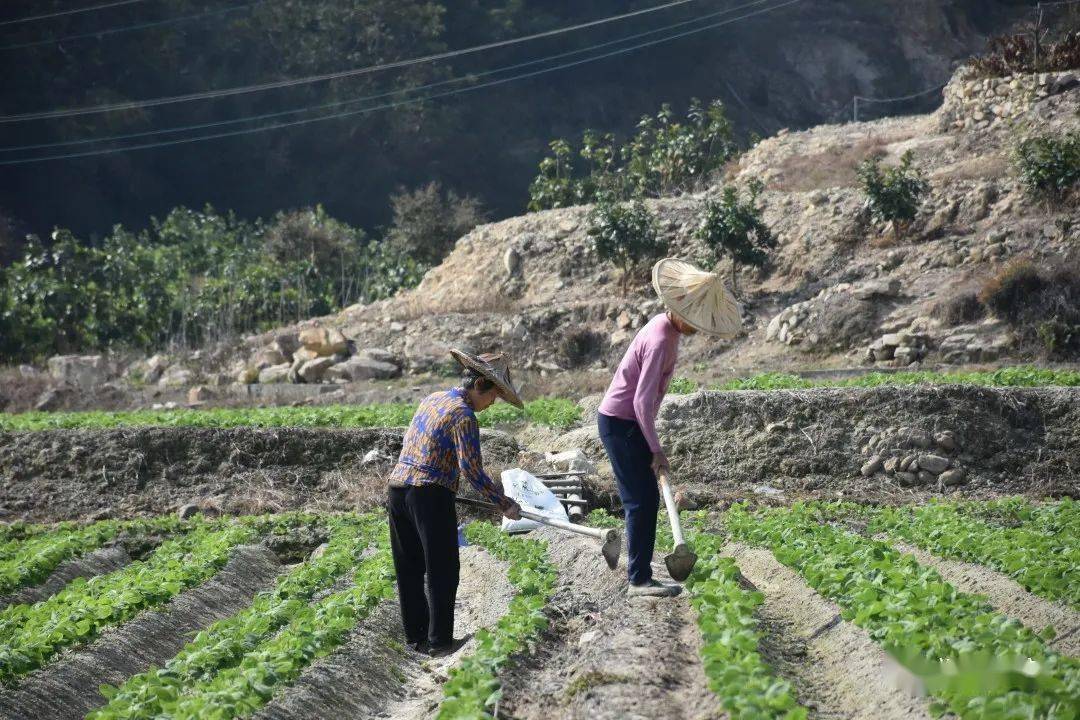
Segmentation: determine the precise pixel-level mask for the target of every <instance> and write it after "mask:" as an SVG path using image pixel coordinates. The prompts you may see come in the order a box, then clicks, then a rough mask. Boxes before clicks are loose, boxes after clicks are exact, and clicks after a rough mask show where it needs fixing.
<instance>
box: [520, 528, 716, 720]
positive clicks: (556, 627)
mask: <svg viewBox="0 0 1080 720" xmlns="http://www.w3.org/2000/svg"><path fill="white" fill-rule="evenodd" d="M542 534H543V535H544V536H545V537H547V539H548V542H549V548H550V555H551V559H552V561H553V562H554V563H555V564H556V566H557V567H558V569H559V583H560V584H559V587H558V588H557V590H556V594H555V597H554V599H553V601H552V603H551V607H552V612H551V614H552V617H553V622H552V627H551V628H550V629H549V631H548V632H547V633H545V636H544V638H543V639H542V641H541V646H540V648H539V649H538V652H537V653H536V654H535V655H534V656H532V657H530V658H528V659H526V660H524V661H523V662H522V663H521V664H519V665H518V666H517V667H515V668H513V669H512V670H510V671H509V672H508V674H507V676H506V678H505V679H504V683H503V692H504V700H503V703H502V706H501V707H500V717H513V718H520V719H522V720H525V719H530V720H531V719H535V720H554V719H555V718H573V719H574V720H578V719H581V720H584V719H585V718H589V719H590V720H592V719H603V718H611V719H614V718H620V719H623V718H660V719H667V720H697V719H699V718H714V717H719V716H721V715H722V712H721V710H720V707H719V703H718V702H717V700H716V697H715V695H713V693H712V692H711V691H710V690H709V689H708V684H707V682H706V679H705V674H704V671H703V670H702V667H701V661H700V655H699V653H698V651H699V649H700V642H701V641H700V634H699V633H698V632H697V626H696V624H695V620H694V614H693V610H692V609H691V608H690V605H689V602H688V601H687V599H686V596H685V595H682V596H679V597H676V598H664V599H634V600H629V599H628V598H627V597H626V575H625V557H624V558H623V562H622V563H621V564H620V567H619V569H618V570H617V571H615V572H612V571H611V570H609V569H608V568H607V566H606V565H605V564H604V561H603V559H602V558H601V556H600V552H599V548H598V547H597V546H596V544H595V543H592V542H590V541H587V540H578V539H576V538H573V537H567V536H566V535H562V534H554V533H550V532H547V531H543V533H542ZM655 568H656V574H657V576H658V578H661V579H667V576H666V573H665V572H664V571H663V568H662V566H660V565H656V566H655Z"/></svg>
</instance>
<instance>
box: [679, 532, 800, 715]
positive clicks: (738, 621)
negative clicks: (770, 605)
mask: <svg viewBox="0 0 1080 720" xmlns="http://www.w3.org/2000/svg"><path fill="white" fill-rule="evenodd" d="M690 540H691V541H692V543H693V546H694V550H695V552H696V553H697V556H698V561H697V564H696V565H695V567H694V572H693V573H692V574H691V576H690V577H689V578H688V580H687V582H686V589H687V591H688V592H689V593H690V604H691V606H692V607H693V608H694V612H695V613H696V615H697V624H698V628H699V629H700V631H701V639H702V645H701V662H702V666H703V668H704V670H705V676H706V677H707V678H708V681H709V689H710V690H712V691H713V692H714V693H716V695H717V697H718V698H719V699H720V703H721V705H723V707H724V709H725V710H726V711H727V712H728V713H729V714H730V715H731V717H737V718H745V720H758V719H759V718H760V719H761V720H767V719H771V718H783V719H784V720H804V719H805V718H806V717H807V710H806V708H804V707H801V706H799V704H798V702H797V701H796V699H795V695H794V692H793V691H792V688H791V683H789V682H788V681H786V680H784V679H781V678H778V677H776V675H774V674H773V672H772V669H771V668H770V667H769V666H768V665H767V664H766V663H765V660H764V659H763V658H762V656H761V652H760V651H759V645H760V642H761V633H760V632H759V631H758V622H757V618H756V617H755V614H754V613H755V611H756V610H757V608H758V606H760V605H761V603H762V602H764V599H765V598H764V596H763V595H762V594H761V593H760V592H757V591H756V590H749V589H746V588H744V587H743V585H742V584H741V582H740V579H741V575H740V573H739V568H738V566H737V565H736V564H735V561H734V560H732V559H731V558H728V557H723V556H722V555H721V554H720V553H721V550H722V548H723V545H724V538H723V537H721V536H719V535H713V534H710V533H704V532H700V533H699V532H694V533H691V537H690Z"/></svg>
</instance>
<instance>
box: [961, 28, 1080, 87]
mask: <svg viewBox="0 0 1080 720" xmlns="http://www.w3.org/2000/svg"><path fill="white" fill-rule="evenodd" d="M1073 24H1074V25H1075V21H1073ZM1045 33H1046V31H1045V30H1041V29H1037V28H1032V29H1031V30H1029V31H1027V32H1022V33H1015V34H1012V35H999V36H996V37H992V38H990V40H989V41H987V47H986V51H985V52H984V53H983V54H982V55H980V56H979V57H976V58H972V60H971V61H970V62H969V63H968V65H969V67H971V69H972V71H973V73H974V75H975V76H976V77H980V78H994V77H1004V76H1006V75H1020V74H1028V73H1043V72H1059V71H1063V70H1072V69H1074V68H1080V30H1078V29H1076V28H1075V27H1073V28H1071V29H1070V28H1069V27H1068V25H1067V24H1066V25H1064V29H1063V30H1061V31H1058V33H1057V35H1058V37H1057V38H1056V39H1051V40H1047V39H1046V37H1045Z"/></svg>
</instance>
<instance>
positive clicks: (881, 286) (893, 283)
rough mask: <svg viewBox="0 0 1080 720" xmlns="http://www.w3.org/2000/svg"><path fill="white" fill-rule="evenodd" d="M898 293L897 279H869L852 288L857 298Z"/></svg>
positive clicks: (884, 296)
mask: <svg viewBox="0 0 1080 720" xmlns="http://www.w3.org/2000/svg"><path fill="white" fill-rule="evenodd" d="M899 293H900V281H899V280H895V279H893V280H871V281H870V282H865V283H863V284H862V285H860V286H858V287H857V288H855V289H854V290H852V293H851V294H852V295H854V296H855V297H856V298H858V299H859V300H871V299H873V298H875V297H883V298H892V297H896V296H897V295H898V294H899Z"/></svg>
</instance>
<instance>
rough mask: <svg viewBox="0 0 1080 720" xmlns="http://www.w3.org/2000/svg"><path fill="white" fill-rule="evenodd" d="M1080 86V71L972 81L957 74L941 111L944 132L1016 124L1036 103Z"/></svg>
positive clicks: (966, 73)
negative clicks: (1014, 122)
mask: <svg viewBox="0 0 1080 720" xmlns="http://www.w3.org/2000/svg"><path fill="white" fill-rule="evenodd" d="M1077 86H1080V71H1075V70H1073V71H1066V72H1059V73H1039V74H1037V75H1016V76H1012V75H1009V76H1006V77H1002V78H973V77H971V74H970V72H969V71H967V70H961V71H960V72H958V73H957V74H956V75H955V76H954V77H953V79H952V81H950V82H949V84H948V85H946V86H945V90H944V96H945V102H944V105H943V106H942V108H941V110H940V114H939V117H940V118H941V129H942V130H949V129H957V130H958V129H962V128H964V129H978V130H982V129H986V128H989V127H990V126H992V125H996V124H998V123H1003V122H1011V121H1014V120H1016V119H1018V118H1020V117H1021V116H1023V115H1024V114H1026V113H1028V112H1030V111H1031V109H1032V107H1033V106H1034V105H1035V103H1037V102H1039V101H1040V100H1043V99H1045V98H1048V97H1051V96H1053V95H1059V94H1061V93H1064V92H1066V91H1068V90H1071V89H1073V88H1075V87H1077Z"/></svg>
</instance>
